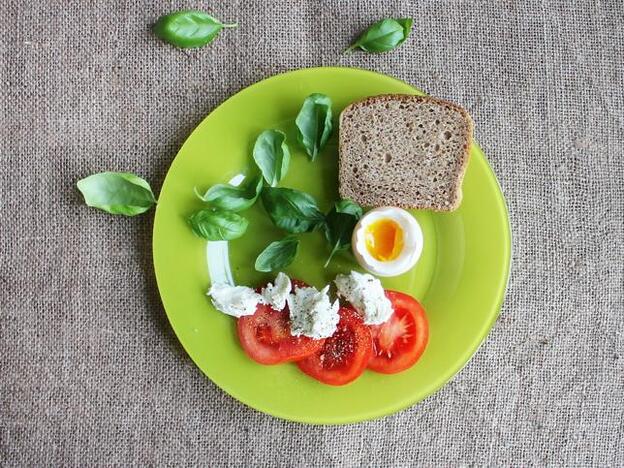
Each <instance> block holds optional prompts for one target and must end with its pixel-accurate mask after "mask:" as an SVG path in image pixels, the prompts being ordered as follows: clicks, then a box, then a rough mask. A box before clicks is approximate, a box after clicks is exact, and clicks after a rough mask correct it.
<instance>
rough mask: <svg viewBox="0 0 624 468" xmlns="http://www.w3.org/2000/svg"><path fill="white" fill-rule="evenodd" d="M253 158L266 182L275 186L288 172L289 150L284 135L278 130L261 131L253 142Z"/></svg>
mask: <svg viewBox="0 0 624 468" xmlns="http://www.w3.org/2000/svg"><path fill="white" fill-rule="evenodd" d="M253 158H254V161H256V164H257V165H258V167H259V168H260V172H262V176H263V177H264V180H266V181H267V184H269V185H270V186H271V187H275V186H276V185H277V184H278V183H279V181H280V180H282V179H283V178H284V176H285V175H286V173H287V172H288V164H289V162H290V151H289V150H288V145H287V144H286V135H285V134H284V133H283V132H280V131H279V130H265V131H264V132H262V133H261V134H260V136H259V137H258V138H257V139H256V143H255V144H254V148H253Z"/></svg>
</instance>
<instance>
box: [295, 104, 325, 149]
mask: <svg viewBox="0 0 624 468" xmlns="http://www.w3.org/2000/svg"><path fill="white" fill-rule="evenodd" d="M331 106H332V102H331V99H330V98H329V96H326V95H324V94H319V93H314V94H311V95H310V96H308V97H307V98H306V99H305V101H303V105H302V106H301V110H300V111H299V114H298V115H297V118H296V119H295V125H296V126H297V140H298V141H299V143H300V144H301V146H303V148H304V149H305V150H306V153H308V156H310V159H312V161H314V159H315V158H316V156H317V155H318V154H319V152H320V151H321V150H322V149H323V147H324V146H325V144H326V143H327V140H329V137H330V136H331V133H332V130H333V126H332V108H331Z"/></svg>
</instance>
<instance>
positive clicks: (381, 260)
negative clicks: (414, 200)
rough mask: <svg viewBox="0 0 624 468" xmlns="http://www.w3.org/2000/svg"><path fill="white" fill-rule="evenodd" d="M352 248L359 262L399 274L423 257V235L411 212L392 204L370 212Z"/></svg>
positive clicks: (378, 270) (385, 273) (384, 272)
mask: <svg viewBox="0 0 624 468" xmlns="http://www.w3.org/2000/svg"><path fill="white" fill-rule="evenodd" d="M351 248H352V249H353V254H354V255H355V258H356V259H357V261H358V263H359V264H360V265H361V266H362V267H363V268H365V269H366V270H368V271H369V272H371V273H373V274H375V275H378V276H397V275H401V274H403V273H405V272H406V271H408V270H410V269H411V268H412V267H413V266H414V265H415V264H416V262H417V261H418V259H419V258H420V254H421V253H422V248H423V235H422V230H421V229H420V225H419V224H418V221H416V219H415V218H414V216H412V215H411V214H410V213H409V212H407V211H405V210H404V209H401V208H396V207H392V206H388V207H383V208H376V209H374V210H371V211H369V212H368V213H366V214H365V215H364V216H363V217H362V219H360V221H359V222H358V223H357V225H356V226H355V229H354V230H353V238H352V239H351Z"/></svg>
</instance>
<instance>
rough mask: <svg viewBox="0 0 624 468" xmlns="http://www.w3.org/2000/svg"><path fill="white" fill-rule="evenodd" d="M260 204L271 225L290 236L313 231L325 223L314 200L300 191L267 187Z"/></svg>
mask: <svg viewBox="0 0 624 468" xmlns="http://www.w3.org/2000/svg"><path fill="white" fill-rule="evenodd" d="M262 203H263V205H264V209H265V210H266V212H267V214H268V215H269V218H271V221H273V224H275V226H277V227H278V228H280V229H283V230H284V231H286V232H288V233H291V234H299V233H302V232H310V231H313V230H314V229H316V228H317V227H319V226H320V225H322V224H323V223H324V222H325V216H323V213H322V212H321V210H320V209H319V207H318V205H317V204H316V200H314V198H313V197H312V196H311V195H309V194H307V193H305V192H302V191H300V190H295V189H291V188H281V187H267V188H266V189H265V190H264V191H263V192H262Z"/></svg>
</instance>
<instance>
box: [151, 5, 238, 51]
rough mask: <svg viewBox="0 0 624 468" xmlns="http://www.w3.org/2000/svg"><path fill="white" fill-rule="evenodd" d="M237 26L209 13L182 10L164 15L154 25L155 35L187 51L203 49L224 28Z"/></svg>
mask: <svg viewBox="0 0 624 468" xmlns="http://www.w3.org/2000/svg"><path fill="white" fill-rule="evenodd" d="M236 26H238V25H237V24H223V23H222V22H221V21H219V20H218V19H216V18H215V17H213V16H210V15H209V14H208V13H205V12H203V11H198V10H182V11H176V12H173V13H169V14H168V15H163V16H161V17H160V18H158V21H157V22H156V24H155V25H154V34H156V35H157V36H158V37H159V38H161V39H162V40H163V41H165V42H168V43H169V44H172V45H174V46H177V47H180V48H183V49H186V48H191V47H202V46H205V45H206V44H209V43H210V42H212V41H213V40H214V39H215V37H217V35H218V34H219V32H221V30H222V29H223V28H235V27H236Z"/></svg>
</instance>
